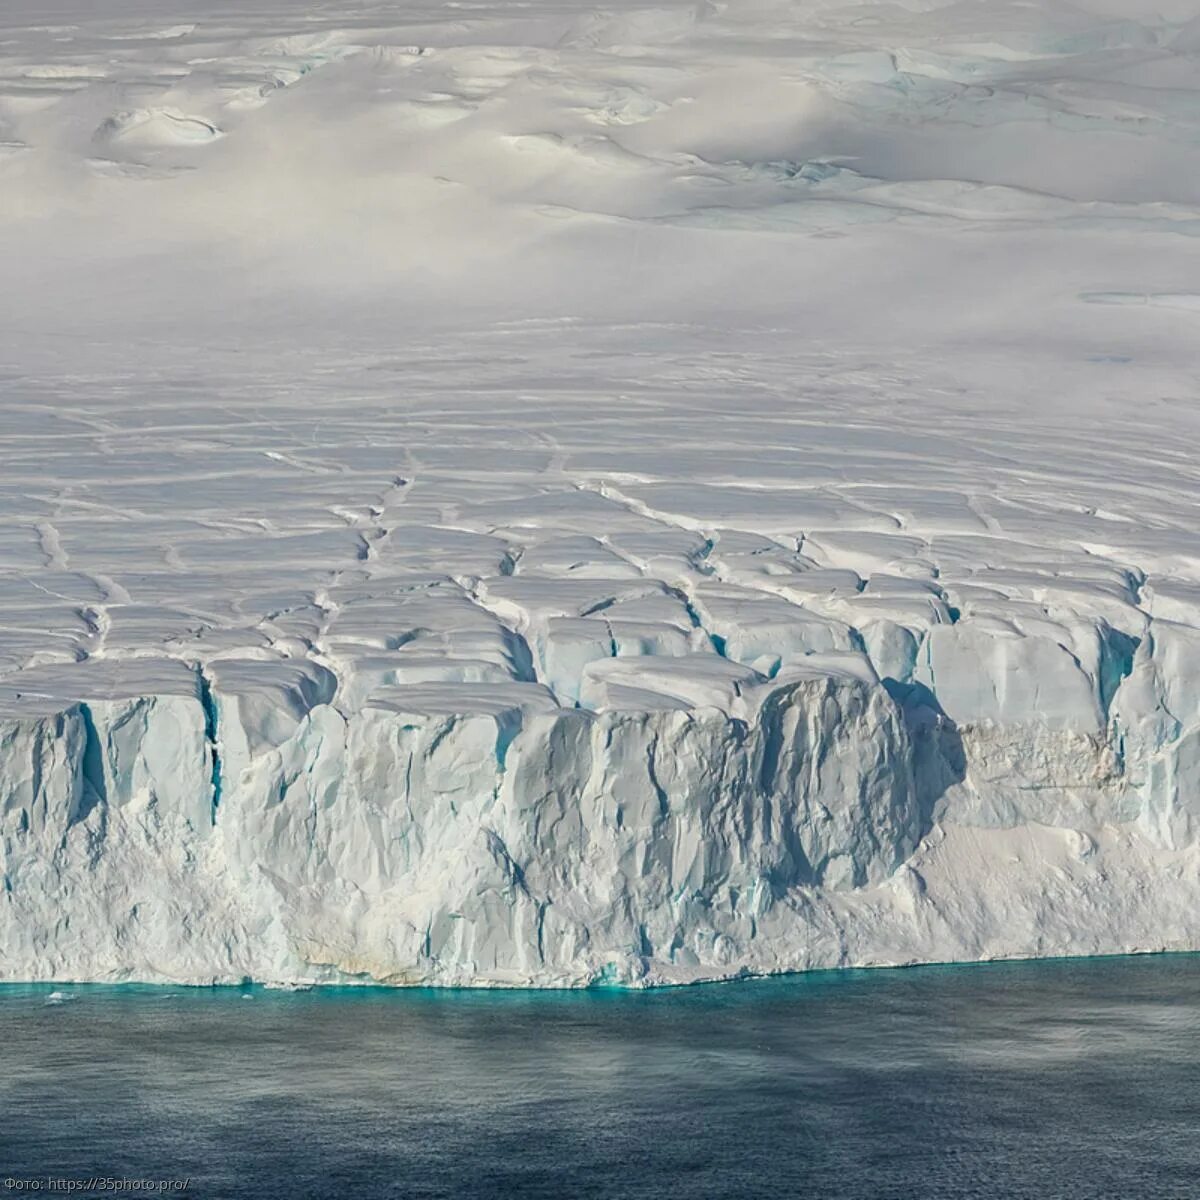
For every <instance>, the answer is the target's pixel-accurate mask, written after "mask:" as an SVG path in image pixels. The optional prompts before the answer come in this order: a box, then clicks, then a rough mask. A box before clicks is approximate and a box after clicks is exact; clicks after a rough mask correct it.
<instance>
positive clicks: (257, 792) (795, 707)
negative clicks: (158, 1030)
mask: <svg viewBox="0 0 1200 1200" xmlns="http://www.w3.org/2000/svg"><path fill="white" fill-rule="evenodd" d="M1141 8H1142V6H1139V5H1136V4H1134V3H1132V0H1129V2H1128V3H1126V4H1124V5H1123V6H1122V5H1120V4H1117V3H1114V4H1112V5H1109V6H1108V8H1107V9H1104V10H1103V11H1102V10H1101V7H1100V6H1099V5H1096V4H1093V5H1091V7H1090V8H1088V7H1086V6H1084V7H1081V6H1072V7H1068V6H1065V5H1061V6H1059V5H1053V4H1050V5H1039V6H1036V7H1029V6H1005V5H999V4H997V5H988V4H982V5H966V6H951V7H943V8H933V7H931V6H927V5H907V6H904V7H902V8H901V7H871V6H861V7H854V8H850V7H847V6H845V5H841V4H837V5H818V4H809V5H799V6H797V5H782V4H778V5H774V4H761V5H729V6H721V5H707V4H705V5H701V6H699V7H697V6H696V5H694V4H688V5H682V4H680V5H659V6H657V7H653V8H628V9H622V8H616V9H614V8H611V7H608V8H606V9H605V10H604V11H600V10H597V9H590V8H588V7H586V6H579V5H562V6H557V7H556V6H552V5H547V6H542V7H532V8H531V7H528V6H520V7H518V6H511V7H506V6H505V5H503V4H497V5H494V6H492V7H483V8H453V9H452V8H449V7H446V6H442V5H431V6H429V7H428V8H427V9H420V8H417V7H415V6H412V5H395V4H365V5H360V6H358V7H355V8H353V9H349V8H346V9H341V10H339V9H336V8H332V7H328V6H321V7H319V8H312V9H307V10H305V9H298V8H297V7H296V6H295V5H292V4H277V5H269V4H264V5H256V6H253V7H251V6H246V5H236V4H232V3H230V4H205V5H201V4H196V3H191V4H188V3H182V2H181V3H172V4H169V5H165V6H164V5H163V4H155V5H153V6H150V5H141V6H139V5H137V4H133V3H128V4H116V5H109V6H106V8H105V13H104V15H103V19H101V18H98V17H96V16H95V14H94V13H92V12H91V11H90V10H91V6H84V5H82V4H80V5H71V4H55V5H53V6H52V8H51V9H47V8H46V6H45V5H44V4H39V5H37V6H36V8H35V7H33V6H29V7H27V8H25V7H22V6H20V5H18V6H16V7H14V6H12V5H10V6H8V7H7V8H6V11H5V13H4V15H3V16H2V17H0V142H2V143H3V149H4V155H3V157H2V158H0V198H2V200H3V203H2V204H0V261H2V262H3V264H4V276H5V281H6V282H5V287H4V289H3V291H2V293H0V317H2V318H3V325H2V326H0V337H2V338H3V347H4V353H5V360H6V364H7V365H6V368H5V371H4V374H3V376H2V377H0V389H2V390H0V396H2V397H3V405H2V407H0V421H2V422H3V427H2V428H0V461H2V462H3V465H4V474H3V477H2V479H0V549H2V551H3V562H2V563H0V702H2V704H3V709H2V720H3V730H2V731H0V746H2V747H3V749H2V752H0V779H2V780H3V786H4V790H3V793H2V794H0V795H2V799H3V803H4V806H5V813H4V821H5V825H4V830H5V840H4V842H3V852H4V854H5V872H6V877H7V878H8V880H9V886H10V895H11V897H12V903H11V905H10V906H9V907H8V908H6V909H4V910H3V913H4V915H3V917H2V918H0V920H2V921H3V922H4V924H3V925H2V926H0V943H2V944H3V946H4V947H5V950H6V955H5V957H4V961H5V964H6V965H5V968H4V969H5V970H6V971H7V972H9V973H10V974H11V975H13V976H28V975H48V976H55V975H57V976H64V975H73V976H81V977H92V976H103V975H107V974H110V973H113V972H116V973H124V974H129V975H133V976H136V977H170V978H185V979H208V978H240V977H241V976H242V975H245V974H250V975H255V976H259V977H267V978H280V979H291V978H305V979H308V978H323V977H338V976H339V975H341V974H352V975H353V974H362V975H367V976H370V977H373V978H385V979H394V980H399V981H412V980H433V981H441V982H446V981H459V982H473V981H474V982H477V981H481V980H491V981H499V982H521V981H532V982H541V983H547V982H583V981H586V980H588V979H592V978H605V979H608V978H617V979H623V980H627V981H631V980H636V979H649V980H651V981H662V980H668V979H685V978H695V977H711V976H714V975H722V974H730V973H734V972H737V971H739V970H743V969H748V970H775V969H786V968H791V967H803V966H811V965H828V964H834V963H841V962H880V961H907V960H910V959H927V958H942V959H944V958H976V957H981V956H995V955H1005V954H1009V955H1011V954H1023V953H1064V952H1079V951H1095V950H1099V949H1120V948H1129V947H1139V948H1145V947H1148V946H1164V945H1191V944H1193V943H1194V941H1195V937H1194V931H1193V924H1192V917H1191V914H1192V913H1194V912H1195V911H1196V905H1195V902H1196V899H1197V897H1196V895H1195V890H1196V889H1195V885H1194V884H1193V883H1190V882H1187V881H1188V880H1191V879H1193V878H1195V877H1196V872H1195V871H1194V870H1192V866H1191V864H1193V862H1194V859H1195V857H1196V855H1197V853H1200V852H1198V851H1197V843H1196V832H1197V829H1196V813H1197V789H1198V788H1200V751H1198V750H1197V749H1196V747H1197V746H1200V733H1198V731H1200V698H1198V696H1197V693H1196V689H1195V684H1194V680H1195V679H1196V678H1197V677H1198V675H1200V555H1198V553H1197V549H1196V541H1195V529H1196V518H1197V511H1196V510H1197V505H1196V488H1195V485H1196V462H1195V445H1196V444H1197V442H1196V435H1197V432H1198V431H1197V428H1196V426H1197V417H1196V408H1195V404H1194V402H1193V401H1194V382H1193V380H1192V378H1191V375H1190V371H1191V352H1190V348H1191V345H1192V342H1193V340H1194V339H1193V330H1194V326H1195V321H1196V318H1197V311H1198V308H1200V302H1198V301H1197V300H1196V295H1197V292H1196V290H1195V289H1196V283H1195V280H1194V278H1193V276H1194V270H1193V261H1194V260H1193V256H1192V253H1191V247H1192V236H1193V234H1194V232H1195V229H1196V215H1197V214H1196V209H1195V194H1194V192H1195V188H1194V180H1195V179H1197V178H1200V173H1198V171H1197V167H1198V166H1200V162H1198V161H1197V157H1198V152H1197V140H1196V122H1195V115H1194V110H1195V104H1194V101H1195V98H1196V95H1197V84H1198V78H1197V71H1198V69H1200V68H1198V67H1197V61H1198V60H1197V58H1196V53H1195V52H1196V50H1197V49H1198V48H1200V34H1198V33H1197V31H1196V28H1195V25H1194V22H1192V23H1190V24H1189V23H1188V21H1189V16H1188V14H1187V13H1183V12H1182V11H1178V12H1172V11H1170V10H1168V9H1164V8H1162V7H1161V6H1157V7H1156V8H1155V11H1154V13H1153V14H1148V13H1147V12H1144V11H1140V9H1141ZM63 912H69V913H71V914H72V916H71V920H70V921H67V922H64V921H62V920H61V919H60V917H61V914H62V913H63Z"/></svg>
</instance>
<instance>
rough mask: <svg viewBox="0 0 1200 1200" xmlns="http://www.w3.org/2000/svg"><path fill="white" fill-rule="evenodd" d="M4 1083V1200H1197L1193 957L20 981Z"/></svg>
mask: <svg viewBox="0 0 1200 1200" xmlns="http://www.w3.org/2000/svg"><path fill="white" fill-rule="evenodd" d="M56 991H57V992H60V993H67V994H68V995H69V996H70V998H69V999H65V1000H61V1001H60V1000H57V999H54V1000H52V999H51V997H52V993H54V992H56ZM0 1067H2V1068H3V1070H2V1078H0V1102H2V1104H3V1119H2V1120H0V1174H2V1176H3V1178H0V1192H3V1193H4V1194H16V1192H15V1191H14V1190H13V1189H12V1188H11V1187H10V1188H6V1187H5V1186H4V1180H5V1179H7V1180H19V1179H39V1180H41V1181H43V1186H42V1191H41V1193H40V1194H42V1195H48V1194H53V1193H51V1192H49V1191H47V1190H46V1183H45V1181H46V1180H47V1179H48V1178H50V1177H53V1178H56V1179H70V1180H75V1181H80V1180H87V1179H88V1178H91V1177H103V1178H114V1177H116V1178H119V1177H124V1178H126V1179H156V1180H157V1179H181V1178H188V1179H189V1184H188V1189H187V1192H186V1194H187V1195H188V1196H193V1197H205V1198H208V1197H221V1198H226V1197H233V1198H241V1197H255V1198H260V1197H267V1198H271V1197H291V1198H303V1197H322V1198H324V1197H372V1198H373V1197H403V1198H405V1200H407V1198H409V1197H415V1198H434V1197H454V1198H456V1200H457V1198H459V1197H485V1198H486V1197H508V1196H512V1197H533V1198H536V1197H547V1198H553V1200H569V1198H572V1197H603V1198H605V1200H607V1198H609V1197H612V1198H614V1200H617V1198H620V1200H626V1198H628V1200H650V1198H655V1200H657V1198H660V1197H671V1198H674V1197H681V1198H688V1200H693V1198H700V1197H713V1198H717V1197H720V1198H722V1200H728V1198H740V1197H764V1198H772V1200H774V1198H777V1197H813V1198H819V1200H825V1198H833V1200H843V1198H845V1200H851V1198H854V1200H859V1198H870V1200H876V1198H890V1197H895V1198H897V1200H901V1198H904V1200H907V1198H909V1197H921V1198H941V1197H945V1198H954V1200H959V1198H963V1200H965V1198H981V1200H982V1198H985V1197H986V1198H992V1197H1015V1198H1025V1197H1027V1198H1029V1200H1035V1198H1036V1200H1058V1198H1064V1200H1066V1198H1070V1200H1097V1198H1101V1197H1104V1198H1107V1197H1131V1198H1135V1200H1142V1198H1146V1200H1149V1198H1158V1197H1180V1198H1184V1197H1186V1198H1187V1200H1193V1198H1194V1197H1196V1196H1197V1195H1200V956H1190V955H1181V956H1161V957H1159V956H1156V957H1144V958H1112V959H1091V960H1077V961H1049V962H1037V963H1013V964H995V965H983V966H971V967H930V968H919V969H912V970H900V971H892V970H889V971H848V972H829V973H820V974H813V975H808V976H795V977H790V978H785V979H776V980H764V981H747V982H742V983H736V984H729V985H720V986H707V987H699V988H686V989H677V990H670V991H658V992H648V993H646V992H643V993H629V992H620V991H588V992H577V993H562V992H555V993H545V992H542V993H537V992H464V991H388V990H383V989H374V988H373V989H348V988H343V989H330V990H317V991H311V992H295V993H289V992H278V991H266V990H263V989H259V988H254V989H246V990H239V989H228V988H221V989H171V988H144V987H78V986H62V985H60V986H59V987H57V988H52V987H24V986H10V987H6V988H0ZM27 1194H28V1193H27ZM75 1194H76V1195H81V1194H89V1193H86V1192H76V1193H75ZM94 1194H103V1193H100V1192H96V1193H94ZM108 1194H112V1193H108ZM143 1194H144V1193H143Z"/></svg>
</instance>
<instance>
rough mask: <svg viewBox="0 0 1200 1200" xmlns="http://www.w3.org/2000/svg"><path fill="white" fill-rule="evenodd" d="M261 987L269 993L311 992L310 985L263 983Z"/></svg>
mask: <svg viewBox="0 0 1200 1200" xmlns="http://www.w3.org/2000/svg"><path fill="white" fill-rule="evenodd" d="M263 987H264V988H265V989H266V990H267V991H269V992H311V991H312V989H313V985H312V984H311V983H288V982H286V981H285V982H282V983H264V984H263Z"/></svg>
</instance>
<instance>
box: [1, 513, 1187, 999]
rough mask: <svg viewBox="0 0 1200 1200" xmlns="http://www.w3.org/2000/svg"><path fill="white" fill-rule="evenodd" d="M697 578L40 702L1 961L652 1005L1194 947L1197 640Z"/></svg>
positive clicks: (7, 737) (14, 815) (457, 610)
mask: <svg viewBox="0 0 1200 1200" xmlns="http://www.w3.org/2000/svg"><path fill="white" fill-rule="evenodd" d="M444 532H446V531H439V530H430V531H429V533H430V536H432V537H437V536H439V535H442V534H443V533H444ZM593 544H594V545H595V546H596V547H597V548H599V547H600V543H599V542H595V543H593ZM719 550H720V542H719V541H717V542H716V546H715V549H714V550H713V551H711V552H710V554H709V558H710V559H712V558H716V559H717V561H719ZM583 552H584V551H583V547H582V546H580V545H579V544H574V545H573V546H572V554H573V556H575V557H576V559H577V560H578V556H580V555H581V554H583ZM710 569H711V568H710ZM697 578H698V580H699V583H698V584H697V586H696V587H695V589H694V592H693V594H694V596H695V599H694V600H693V601H691V602H685V601H684V600H683V599H681V598H679V596H677V595H676V594H674V591H673V590H672V591H668V590H666V589H665V587H664V586H663V585H659V586H658V588H655V589H651V590H650V594H649V595H648V596H645V595H642V596H637V595H635V596H634V597H633V598H631V599H623V597H624V596H626V595H629V594H630V593H638V592H642V591H645V590H646V589H645V586H644V584H643V583H642V582H641V581H640V580H634V579H629V580H618V581H614V580H607V579H604V578H590V579H587V580H586V581H583V580H571V581H570V582H569V583H566V584H559V583H558V581H557V580H556V579H555V578H553V577H549V576H546V577H541V578H537V579H536V585H537V586H536V587H528V588H526V587H522V588H517V587H516V586H515V584H516V583H518V582H524V583H527V584H533V583H535V577H524V576H519V575H518V576H515V577H514V576H500V577H497V578H495V579H493V580H491V581H483V582H481V583H479V584H477V587H478V588H479V590H480V591H482V592H483V593H484V594H486V595H488V596H489V597H490V599H491V607H490V608H489V607H485V606H484V605H482V604H480V603H478V602H476V601H474V600H472V599H471V598H470V596H469V594H468V593H467V591H466V590H465V589H464V588H463V587H462V586H461V585H460V584H458V583H454V582H452V581H450V580H448V579H439V578H432V579H420V578H416V579H412V580H408V581H405V582H404V583H403V584H397V583H393V584H392V586H391V588H390V589H378V588H377V589H373V590H372V592H371V594H370V595H369V597H364V596H362V595H360V594H356V593H357V592H359V590H360V589H354V588H350V589H346V590H347V592H348V594H346V595H343V593H342V592H341V591H339V590H338V589H331V590H330V591H329V593H328V594H326V596H325V597H324V602H325V604H326V605H327V606H328V607H329V609H330V610H331V611H332V612H333V616H332V617H331V618H330V619H328V621H327V627H326V629H325V630H324V631H323V633H322V634H321V635H320V637H318V638H317V639H316V640H315V642H314V652H313V654H312V655H310V656H307V657H300V656H294V657H269V656H265V655H264V656H260V657H255V658H244V657H217V658H210V659H209V660H208V661H207V662H206V663H204V662H198V661H197V662H190V663H189V662H184V661H181V660H179V659H174V658H165V657H164V658H160V657H152V656H139V657H132V658H128V659H107V658H105V659H94V660H91V661H84V662H81V663H78V664H68V665H54V666H41V667H31V668H28V669H25V670H23V671H20V672H17V673H15V674H14V675H11V676H9V678H8V679H7V680H6V683H5V689H4V696H3V698H2V699H3V703H4V709H3V724H2V726H0V730H2V732H0V747H2V749H3V752H2V754H0V771H2V772H3V780H2V784H3V792H2V795H3V798H4V841H3V851H4V858H3V869H4V878H5V902H4V906H3V910H2V911H3V926H2V929H3V943H4V946H5V951H6V956H5V963H6V971H7V972H8V974H9V976H10V977H47V978H49V977H54V978H61V977H71V978H109V977H114V976H115V977H131V978H164V979H184V980H193V981H204V980H209V979H222V980H229V979H240V978H243V977H250V978H256V979H272V980H305V979H332V978H344V977H353V978H361V979H378V980H382V981H388V982H403V983H416V982H436V983H534V984H547V985H550V984H584V983H588V982H592V981H597V980H603V981H614V982H617V981H619V982H624V983H634V982H650V983H653V982H667V981H678V980H692V979H703V978H717V977H723V976H727V975H731V974H737V973H739V972H747V971H778V970H787V969H797V968H805V967H816V966H834V965H840V964H845V963H851V962H852V963H880V962H907V961H914V960H921V959H937V958H963V957H966V958H976V957H981V956H995V955H1006V954H1008V955H1012V954H1026V953H1039V954H1054V953H1073V952H1102V951H1106V950H1115V949H1119V948H1125V947H1128V946H1130V945H1132V946H1135V947H1137V948H1153V947H1155V946H1161V945H1172V944H1186V940H1187V937H1188V934H1187V929H1188V921H1189V919H1190V913H1189V905H1190V901H1191V898H1192V896H1193V895H1194V893H1193V890H1192V889H1193V888H1194V887H1195V886H1196V881H1197V859H1196V855H1195V847H1196V844H1197V828H1196V821H1197V816H1198V813H1200V806H1198V805H1197V802H1196V782H1197V778H1198V775H1197V770H1198V768H1200V758H1198V754H1200V702H1198V699H1197V696H1196V694H1195V689H1194V686H1193V681H1194V680H1195V678H1197V672H1198V671H1200V631H1197V630H1195V629H1193V628H1191V627H1189V626H1186V625H1181V624H1178V623H1175V622H1171V621H1167V620H1145V621H1144V622H1143V623H1142V624H1141V625H1140V626H1139V627H1138V628H1137V633H1136V634H1133V633H1123V632H1121V631H1119V630H1117V629H1114V628H1113V627H1112V626H1111V625H1109V624H1108V622H1107V621H1106V620H1103V619H1099V620H1092V621H1083V620H1076V621H1073V622H1070V623H1066V622H1063V623H1055V622H1051V621H1049V620H1047V619H1046V618H1045V617H1044V616H1034V617H1030V618H1024V614H1022V613H1021V611H1020V607H1019V606H1014V611H1013V612H1012V613H1011V614H1010V618H1009V620H1008V621H1007V622H1006V621H1003V620H1001V619H1000V618H999V617H998V616H996V615H992V616H987V617H985V616H982V615H981V616H978V617H974V618H963V619H959V620H958V621H955V622H953V623H951V622H949V621H948V620H939V616H940V609H939V608H938V606H937V605H935V604H930V605H929V606H928V608H927V617H928V621H927V623H925V624H923V625H917V624H914V623H911V622H910V623H908V624H906V623H904V621H903V616H904V614H903V612H902V611H895V612H893V613H892V615H891V616H881V615H880V611H879V609H878V607H873V608H872V609H871V610H869V611H870V612H871V615H872V617H873V619H872V620H871V621H870V622H869V623H865V624H864V628H863V630H861V631H860V630H858V629H857V628H855V627H854V626H851V625H848V624H846V623H844V622H842V621H840V620H837V619H836V618H833V617H830V616H824V617H821V616H819V615H818V614H819V606H818V607H812V608H801V607H799V606H795V616H794V619H793V620H792V622H791V623H790V624H789V623H788V620H787V618H788V612H787V609H788V608H789V606H788V605H786V604H784V603H781V602H776V601H775V600H774V599H772V600H771V602H769V603H767V604H764V605H762V607H763V608H764V609H765V611H764V612H763V613H762V614H758V613H756V611H755V610H756V608H757V607H759V605H758V604H757V603H756V602H755V601H754V600H753V599H752V597H753V593H750V594H749V595H748V596H747V597H746V598H744V600H743V603H742V605H741V607H740V608H736V609H732V608H722V607H721V606H720V605H719V604H716V603H715V602H713V601H712V600H711V599H709V600H708V601H707V602H706V597H705V590H706V576H704V575H702V574H699V575H698V576H697ZM799 578H800V579H801V580H803V579H804V578H805V573H801V574H800V575H799ZM489 582H490V584H491V587H488V586H487V584H488V583H489ZM679 582H683V579H682V577H680V579H679ZM389 590H390V592H391V593H392V594H391V595H388V594H387V592H388V591H389ZM729 592H730V589H728V588H719V589H717V596H718V597H720V598H721V600H722V601H723V602H724V603H725V604H729ZM856 594H858V593H856ZM530 597H532V599H530ZM598 597H600V598H601V599H600V600H599V601H598V600H597V598H598ZM839 603H842V604H844V603H846V602H845V601H841V602H839ZM491 608H496V609H500V610H502V611H506V612H510V613H512V614H513V618H512V624H505V623H504V622H503V621H502V620H501V619H500V618H499V617H497V616H496V615H494V613H493V612H492V611H491ZM572 608H573V609H575V610H576V615H573V616H567V615H547V614H548V613H550V612H554V613H556V614H557V613H559V612H560V610H567V609H572ZM597 608H599V611H594V610H595V609H597ZM579 610H582V611H579ZM626 611H628V612H629V613H630V616H629V618H628V619H627V618H626V617H625V616H624V615H622V614H624V613H625V612H626ZM700 611H705V612H710V613H712V614H715V613H717V612H721V613H723V614H724V615H723V616H722V618H721V619H720V620H719V621H718V620H717V618H716V617H715V615H714V616H710V617H709V620H711V621H713V622H714V624H718V625H719V626H720V628H722V629H723V630H724V631H725V632H724V634H716V633H714V632H713V630H712V627H711V626H709V625H706V624H696V625H693V624H692V620H693V619H698V618H697V617H696V616H695V614H697V613H699V612H700ZM589 614H590V615H589ZM898 618H899V619H898ZM1023 624H1024V625H1026V627H1025V628H1024V629H1022V628H1020V626H1021V625H1023ZM837 641H845V642H846V643H847V644H848V645H847V648H826V642H837ZM705 642H707V646H705V645H704V643H705ZM813 642H816V643H818V644H819V646H820V648H818V649H812V650H806V649H805V646H806V644H811V643H813ZM389 645H393V646H395V647H396V648H394V649H389V648H388V646H389ZM771 645H775V646H778V647H782V648H784V653H782V654H770V653H769V652H764V648H765V647H769V646H771ZM868 645H870V646H873V647H874V652H873V654H874V658H873V657H872V652H871V651H869V650H867V649H866V648H865V647H867V646H868ZM731 646H736V647H738V648H739V650H738V652H737V653H731ZM897 646H901V647H902V648H903V649H902V651H899V652H898V651H897ZM434 647H436V648H437V649H436V651H435V650H434ZM669 647H673V648H674V650H675V653H670V652H669V650H668V651H666V652H664V651H665V649H666V648H669ZM739 658H740V659H741V660H742V661H739ZM747 659H749V660H750V661H745V660H747ZM568 663H572V664H574V667H575V669H574V671H573V672H570V671H568V668H567V665H566V664H568ZM877 663H878V664H879V665H884V664H886V665H887V666H888V667H890V668H891V669H892V671H893V673H892V674H888V675H884V676H883V677H882V678H881V675H880V673H879V669H878V666H877V665H876V664H877ZM545 664H552V667H549V668H548V667H547V666H546V665H545ZM547 678H553V679H554V686H553V687H551V686H550V685H548V683H547V682H545V680H546V679H547ZM576 696H577V697H578V699H577V700H576V699H573V698H572V697H576ZM1131 861H1132V862H1133V863H1136V864H1137V871H1136V873H1137V874H1138V876H1139V878H1138V882H1137V883H1136V884H1135V883H1134V882H1133V881H1132V880H1131V879H1130V878H1129V873H1130V871H1131V870H1133V868H1132V867H1131ZM1143 869H1144V870H1149V871H1150V872H1151V873H1150V874H1149V875H1142V874H1141V872H1142V871H1143ZM1156 877H1169V878H1171V880H1172V887H1171V890H1170V891H1169V892H1168V891H1167V890H1166V889H1165V888H1164V890H1163V891H1156V890H1147V888H1146V883H1147V882H1148V881H1149V882H1151V883H1152V882H1153V881H1154V879H1155V878H1156ZM1064 897H1070V906H1069V908H1067V909H1064V908H1063V907H1062V905H1063V903H1064Z"/></svg>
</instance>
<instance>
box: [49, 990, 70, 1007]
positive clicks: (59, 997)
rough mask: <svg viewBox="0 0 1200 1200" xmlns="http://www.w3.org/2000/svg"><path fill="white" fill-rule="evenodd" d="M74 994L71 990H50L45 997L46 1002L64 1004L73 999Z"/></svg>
mask: <svg viewBox="0 0 1200 1200" xmlns="http://www.w3.org/2000/svg"><path fill="white" fill-rule="evenodd" d="M74 999H75V996H74V994H73V993H71V992H51V993H50V995H49V996H47V997H46V1004H47V1005H51V1004H66V1003H67V1002H68V1001H70V1000H74Z"/></svg>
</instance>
